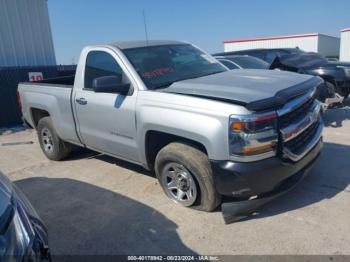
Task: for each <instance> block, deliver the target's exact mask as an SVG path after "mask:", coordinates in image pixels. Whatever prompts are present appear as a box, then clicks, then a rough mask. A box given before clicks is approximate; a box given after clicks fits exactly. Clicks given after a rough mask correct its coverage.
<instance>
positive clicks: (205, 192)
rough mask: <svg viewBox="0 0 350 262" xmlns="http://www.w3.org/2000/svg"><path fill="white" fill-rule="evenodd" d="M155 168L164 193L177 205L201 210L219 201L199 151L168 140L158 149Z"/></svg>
mask: <svg viewBox="0 0 350 262" xmlns="http://www.w3.org/2000/svg"><path fill="white" fill-rule="evenodd" d="M155 171H156V175H157V178H158V180H159V182H160V184H161V186H162V188H163V190H164V192H165V194H166V195H167V196H168V197H169V198H170V199H172V200H173V201H174V202H176V203H177V204H180V205H182V206H185V207H191V208H195V209H198V210H203V211H212V210H214V209H215V208H216V207H217V206H218V205H219V204H220V195H219V194H218V193H217V191H216V189H215V185H214V177H213V174H212V170H211V166H210V163H209V159H208V157H207V155H206V154H205V153H203V152H202V151H201V150H199V149H197V148H195V147H192V146H190V145H186V144H183V143H170V144H168V145H167V146H165V147H164V148H163V149H161V150H160V151H159V153H158V155H157V157H156V161H155Z"/></svg>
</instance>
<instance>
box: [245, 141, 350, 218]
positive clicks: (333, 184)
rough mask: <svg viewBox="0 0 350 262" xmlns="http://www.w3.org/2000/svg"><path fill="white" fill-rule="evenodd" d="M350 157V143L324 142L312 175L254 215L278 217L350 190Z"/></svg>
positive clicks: (258, 216)
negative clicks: (348, 144) (349, 144)
mask: <svg viewBox="0 0 350 262" xmlns="http://www.w3.org/2000/svg"><path fill="white" fill-rule="evenodd" d="M349 156H350V146H347V145H340V144H333V143H325V144H324V148H323V151H322V153H321V155H320V157H319V159H318V160H317V162H316V163H315V166H314V167H313V169H312V170H311V172H310V174H309V175H308V176H307V177H306V178H305V179H304V180H303V181H301V182H300V183H299V185H297V186H296V187H295V188H294V189H293V190H291V191H290V192H288V193H287V194H285V195H283V196H282V197H280V198H278V199H276V200H274V201H273V202H271V203H269V204H268V205H266V206H265V207H262V208H261V209H260V210H259V211H258V215H257V216H253V217H251V218H255V219H259V218H264V217H269V216H275V215H278V214H281V213H285V212H288V211H291V210H295V209H299V208H303V207H306V206H309V205H312V204H314V203H317V202H320V201H322V200H325V199H330V198H333V197H334V196H336V195H337V194H338V193H340V192H344V191H345V192H348V193H350V188H349V184H350V172H349ZM349 196H350V195H349ZM248 219H249V218H248Z"/></svg>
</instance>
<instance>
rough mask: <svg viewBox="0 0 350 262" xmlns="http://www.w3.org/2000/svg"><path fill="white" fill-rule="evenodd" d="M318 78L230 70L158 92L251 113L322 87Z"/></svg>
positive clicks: (280, 72)
mask: <svg viewBox="0 0 350 262" xmlns="http://www.w3.org/2000/svg"><path fill="white" fill-rule="evenodd" d="M322 82H323V80H322V79H321V78H319V77H314V76H310V75H302V74H295V73H291V72H285V71H277V70H253V69H244V70H232V71H227V72H223V73H218V74H215V75H209V76H204V77H200V78H195V79H188V80H183V81H179V82H175V83H173V84H172V85H170V86H169V87H168V88H164V89H162V90H161V91H162V92H167V93H175V94H182V95H189V96H196V97H202V98H206V99H213V100H218V101H224V102H228V103H234V104H239V105H243V106H245V107H246V108H247V109H249V110H251V111H261V110H266V109H271V108H276V107H280V106H281V105H283V104H284V103H286V102H287V101H288V100H290V99H292V98H294V97H296V96H299V95H302V94H305V93H307V92H308V91H310V90H311V89H313V88H314V87H316V86H318V85H319V84H320V83H322Z"/></svg>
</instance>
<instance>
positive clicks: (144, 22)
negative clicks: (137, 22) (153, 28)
mask: <svg viewBox="0 0 350 262" xmlns="http://www.w3.org/2000/svg"><path fill="white" fill-rule="evenodd" d="M142 15H143V24H144V26H145V36H146V43H147V45H148V32H147V24H146V15H145V9H142Z"/></svg>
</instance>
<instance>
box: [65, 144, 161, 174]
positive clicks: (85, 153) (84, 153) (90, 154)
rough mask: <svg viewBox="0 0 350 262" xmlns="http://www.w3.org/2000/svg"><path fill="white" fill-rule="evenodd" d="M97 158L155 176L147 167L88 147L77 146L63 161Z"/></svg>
mask: <svg viewBox="0 0 350 262" xmlns="http://www.w3.org/2000/svg"><path fill="white" fill-rule="evenodd" d="M83 158H86V159H91V158H94V159H98V160H101V161H104V162H107V163H110V164H113V165H116V166H118V167H122V168H125V169H129V170H132V171H134V172H136V173H139V174H142V175H145V176H149V177H154V178H155V177H156V175H155V173H154V172H151V171H148V170H147V169H145V168H143V167H142V166H139V165H136V164H133V163H130V162H127V161H124V160H121V159H118V158H115V157H111V156H108V155H105V154H102V153H98V152H96V151H92V150H90V149H86V148H78V149H76V150H75V151H74V152H72V153H71V155H70V156H69V157H68V158H67V159H66V160H65V161H74V160H80V159H83Z"/></svg>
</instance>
